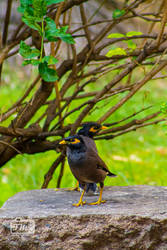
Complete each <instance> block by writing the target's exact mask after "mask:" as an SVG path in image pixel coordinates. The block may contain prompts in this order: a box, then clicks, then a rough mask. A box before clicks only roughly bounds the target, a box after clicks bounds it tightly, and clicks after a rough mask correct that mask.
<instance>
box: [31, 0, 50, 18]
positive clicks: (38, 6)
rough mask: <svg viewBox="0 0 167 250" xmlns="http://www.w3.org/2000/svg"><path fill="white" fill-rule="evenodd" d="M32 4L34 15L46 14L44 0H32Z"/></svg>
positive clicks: (41, 15)
mask: <svg viewBox="0 0 167 250" xmlns="http://www.w3.org/2000/svg"><path fill="white" fill-rule="evenodd" d="M32 5H33V9H34V17H37V18H42V17H43V16H45V15H46V12H47V5H46V0H32Z"/></svg>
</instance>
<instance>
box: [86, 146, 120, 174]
mask: <svg viewBox="0 0 167 250" xmlns="http://www.w3.org/2000/svg"><path fill="white" fill-rule="evenodd" d="M90 154H91V155H92V157H93V159H94V161H95V163H96V166H97V168H99V169H102V170H104V171H105V172H106V173H107V175H108V176H112V177H114V176H116V175H115V174H113V173H111V172H110V171H109V169H108V167H107V165H106V164H105V162H104V161H103V160H102V159H101V158H100V156H99V155H98V154H97V153H96V152H95V151H94V150H92V151H91V152H90Z"/></svg>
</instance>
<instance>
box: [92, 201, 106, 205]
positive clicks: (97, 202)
mask: <svg viewBox="0 0 167 250" xmlns="http://www.w3.org/2000/svg"><path fill="white" fill-rule="evenodd" d="M105 202H106V201H105V200H103V201H99V200H98V201H96V202H92V203H88V205H100V204H101V203H105Z"/></svg>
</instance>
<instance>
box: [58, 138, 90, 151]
mask: <svg viewBox="0 0 167 250" xmlns="http://www.w3.org/2000/svg"><path fill="white" fill-rule="evenodd" d="M59 144H64V145H67V147H70V148H76V149H77V148H78V149H79V148H84V147H85V143H84V141H83V139H82V138H81V136H79V135H73V136H69V137H66V138H64V139H63V140H61V141H60V142H59Z"/></svg>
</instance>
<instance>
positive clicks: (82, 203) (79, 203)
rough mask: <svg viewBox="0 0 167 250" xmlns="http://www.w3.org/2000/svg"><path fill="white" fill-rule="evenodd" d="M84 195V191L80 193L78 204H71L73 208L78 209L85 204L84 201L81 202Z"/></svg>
mask: <svg viewBox="0 0 167 250" xmlns="http://www.w3.org/2000/svg"><path fill="white" fill-rule="evenodd" d="M84 193H85V190H83V191H82V194H81V197H80V199H79V202H78V203H76V204H73V206H75V207H79V206H83V205H84V204H85V203H86V201H82V199H83V196H84Z"/></svg>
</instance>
